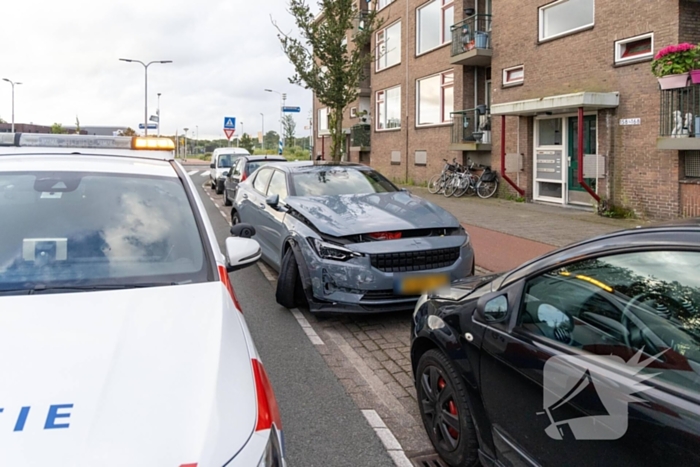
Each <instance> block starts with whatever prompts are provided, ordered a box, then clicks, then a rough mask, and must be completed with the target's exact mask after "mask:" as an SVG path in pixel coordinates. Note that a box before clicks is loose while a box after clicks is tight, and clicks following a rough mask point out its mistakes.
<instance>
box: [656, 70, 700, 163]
mask: <svg viewBox="0 0 700 467" xmlns="http://www.w3.org/2000/svg"><path fill="white" fill-rule="evenodd" d="M660 95H661V97H660V99H661V102H660V106H659V108H660V119H659V122H660V127H659V136H660V138H659V141H658V147H659V149H679V150H682V149H687V150H693V149H700V138H697V137H696V136H700V135H698V134H697V133H698V132H699V130H700V128H696V119H697V117H699V116H700V84H694V85H691V86H688V87H684V88H677V89H665V90H661V91H660ZM699 123H700V122H699Z"/></svg>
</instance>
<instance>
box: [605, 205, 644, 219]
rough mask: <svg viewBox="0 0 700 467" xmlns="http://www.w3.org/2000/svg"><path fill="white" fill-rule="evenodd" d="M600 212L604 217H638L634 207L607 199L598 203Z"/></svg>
mask: <svg viewBox="0 0 700 467" xmlns="http://www.w3.org/2000/svg"><path fill="white" fill-rule="evenodd" d="M598 214H599V215H601V216H603V217H609V218H611V219H636V218H637V216H636V215H635V213H634V211H633V210H632V209H629V208H626V207H624V206H617V205H614V204H611V203H607V202H605V201H603V202H601V203H600V204H599V205H598Z"/></svg>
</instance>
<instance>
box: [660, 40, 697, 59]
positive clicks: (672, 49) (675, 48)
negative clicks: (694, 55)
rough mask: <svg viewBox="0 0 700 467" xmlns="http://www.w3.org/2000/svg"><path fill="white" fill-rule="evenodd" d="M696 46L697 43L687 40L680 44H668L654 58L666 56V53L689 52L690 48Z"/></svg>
mask: <svg viewBox="0 0 700 467" xmlns="http://www.w3.org/2000/svg"><path fill="white" fill-rule="evenodd" d="M694 48H695V45H693V44H689V43H687V42H683V43H682V44H678V45H668V46H666V47H664V48H663V49H661V50H659V52H658V53H657V54H656V56H654V59H655V60H658V59H660V58H663V57H665V56H666V55H669V54H675V53H681V52H687V51H689V50H693V49H694Z"/></svg>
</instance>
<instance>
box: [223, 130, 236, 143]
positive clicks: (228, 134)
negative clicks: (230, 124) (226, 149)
mask: <svg viewBox="0 0 700 467" xmlns="http://www.w3.org/2000/svg"><path fill="white" fill-rule="evenodd" d="M235 132H236V130H235V129H234V128H224V133H226V138H227V139H228V140H229V141H231V137H232V136H233V134H234V133H235Z"/></svg>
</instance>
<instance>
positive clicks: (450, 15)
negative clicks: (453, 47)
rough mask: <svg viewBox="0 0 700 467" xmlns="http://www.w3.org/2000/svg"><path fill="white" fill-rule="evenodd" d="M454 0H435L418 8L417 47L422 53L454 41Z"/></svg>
mask: <svg viewBox="0 0 700 467" xmlns="http://www.w3.org/2000/svg"><path fill="white" fill-rule="evenodd" d="M454 18H455V13H454V0H433V1H432V2H430V3H428V4H427V5H425V6H422V7H420V8H418V14H417V15H416V34H417V37H416V49H417V53H418V54H419V55H420V54H422V53H425V52H428V51H430V50H433V49H435V48H437V47H440V46H442V45H445V44H447V43H448V42H451V41H452V36H451V33H450V28H451V27H452V25H453V24H454Z"/></svg>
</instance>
